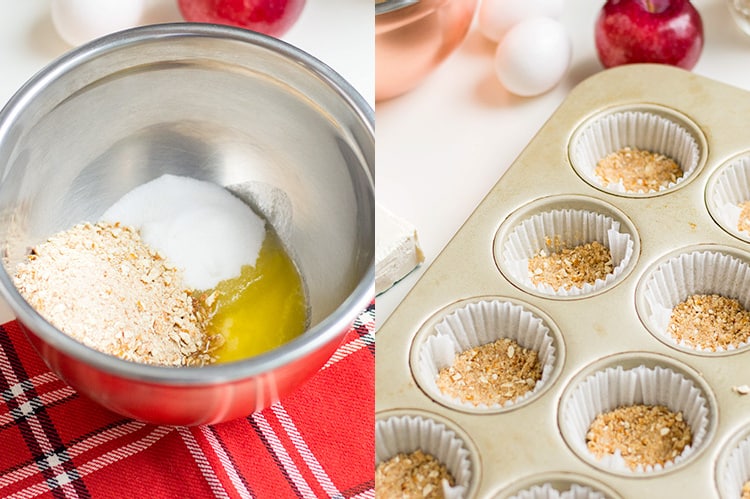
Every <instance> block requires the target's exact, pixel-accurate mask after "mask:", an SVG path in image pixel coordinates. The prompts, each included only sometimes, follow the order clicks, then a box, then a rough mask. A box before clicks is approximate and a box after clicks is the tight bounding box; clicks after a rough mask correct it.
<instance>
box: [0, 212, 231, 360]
mask: <svg viewBox="0 0 750 499" xmlns="http://www.w3.org/2000/svg"><path fill="white" fill-rule="evenodd" d="M14 280H15V283H16V286H17V287H18V290H19V292H20V293H21V294H22V295H23V296H24V297H25V298H26V300H27V301H28V302H29V304H30V305H31V306H32V307H34V309H36V310H37V311H38V312H39V313H40V314H41V315H42V316H43V317H44V318H45V319H47V320H48V321H49V322H50V323H51V324H53V325H54V326H56V327H57V328H58V329H60V330H61V331H63V332H64V333H66V334H68V335H70V336H71V337H73V338H75V339H76V340H78V341H80V342H82V343H83V344H85V345H87V346H89V347H91V348H94V349H96V350H99V351H102V352H105V353H108V354H111V355H115V356H118V357H120V358H123V359H125V360H130V361H135V362H142V363H147V364H157V365H167V366H186V365H203V364H207V363H209V362H211V361H212V358H211V355H210V351H211V350H212V348H214V347H215V346H216V344H215V343H216V342H217V341H218V338H208V337H207V336H206V335H205V333H204V326H205V321H206V320H207V313H208V311H207V310H206V306H205V304H204V303H202V301H201V300H200V299H199V298H197V297H195V296H193V294H192V293H191V291H190V290H188V289H186V288H185V287H184V286H183V285H182V284H181V282H182V276H181V273H180V272H179V271H178V270H177V269H175V268H173V267H172V266H170V265H169V263H168V262H167V261H165V260H164V258H162V257H161V256H160V255H159V254H158V253H156V252H155V251H153V250H151V249H150V248H149V247H148V246H146V245H145V244H144V243H143V242H142V240H141V238H140V235H139V234H138V232H136V231H135V230H133V229H131V228H129V227H125V226H121V225H120V224H117V223H114V224H111V223H97V224H91V223H83V224H79V225H76V226H74V227H72V228H71V229H69V230H66V231H63V232H60V233H58V234H56V235H54V236H52V237H50V238H49V239H48V240H47V241H46V242H44V243H42V244H39V245H38V246H36V247H35V248H34V249H33V250H32V252H31V254H30V255H29V256H28V259H27V261H25V262H23V263H21V264H19V265H18V267H17V269H16V273H15V276H14Z"/></svg>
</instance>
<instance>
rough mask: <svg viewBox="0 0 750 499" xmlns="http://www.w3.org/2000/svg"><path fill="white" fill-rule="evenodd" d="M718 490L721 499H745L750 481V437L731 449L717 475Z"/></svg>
mask: <svg viewBox="0 0 750 499" xmlns="http://www.w3.org/2000/svg"><path fill="white" fill-rule="evenodd" d="M717 479H718V482H719V488H720V491H721V493H722V496H721V497H722V498H723V499H729V498H734V499H737V498H740V497H743V498H744V497H745V496H744V495H743V494H744V493H745V491H746V490H747V488H748V487H747V483H748V481H750V436H748V437H746V438H744V439H743V440H742V441H740V443H739V444H737V446H736V447H735V448H734V449H732V451H731V453H730V454H729V456H728V457H727V459H726V461H725V462H724V463H723V466H722V467H721V469H719V474H718V477H717Z"/></svg>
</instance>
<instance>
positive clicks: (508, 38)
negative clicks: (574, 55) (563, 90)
mask: <svg viewBox="0 0 750 499" xmlns="http://www.w3.org/2000/svg"><path fill="white" fill-rule="evenodd" d="M571 52H572V47H571V41H570V36H569V35H568V32H567V31H566V30H565V26H563V25H562V23H560V22H559V21H555V20H554V19H550V18H547V17H535V18H531V19H527V20H525V21H521V22H520V23H518V24H516V25H515V26H514V27H513V28H511V30H510V31H508V33H507V34H506V35H505V37H504V38H503V40H502V41H501V42H500V44H499V45H498V46H497V52H496V53H495V72H496V73H497V77H498V79H499V80H500V83H502V84H503V86H504V87H505V88H506V89H507V90H508V91H509V92H511V93H514V94H516V95H521V96H524V97H530V96H533V95H539V94H542V93H544V92H547V91H548V90H551V89H552V88H553V87H554V86H555V85H557V84H558V83H559V82H560V80H561V79H562V78H563V76H565V73H566V72H567V70H568V66H570V58H571Z"/></svg>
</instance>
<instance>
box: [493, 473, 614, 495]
mask: <svg viewBox="0 0 750 499" xmlns="http://www.w3.org/2000/svg"><path fill="white" fill-rule="evenodd" d="M493 499H620V495H618V494H617V493H616V492H614V491H613V490H612V489H610V488H609V487H607V486H606V485H604V484H601V483H598V482H596V481H594V480H592V479H591V478H589V477H586V476H583V475H578V474H575V473H569V472H552V473H543V474H539V475H534V476H530V477H526V478H523V479H521V480H519V481H518V482H516V483H514V484H512V485H510V486H509V487H507V488H506V489H504V490H503V491H502V492H500V493H498V494H496V495H495V496H493Z"/></svg>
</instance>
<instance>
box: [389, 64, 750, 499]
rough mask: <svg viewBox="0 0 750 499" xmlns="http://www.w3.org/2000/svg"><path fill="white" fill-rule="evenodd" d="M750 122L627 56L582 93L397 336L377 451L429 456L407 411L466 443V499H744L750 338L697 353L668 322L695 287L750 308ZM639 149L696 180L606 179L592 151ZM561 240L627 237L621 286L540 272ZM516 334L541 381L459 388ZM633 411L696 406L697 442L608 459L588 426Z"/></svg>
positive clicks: (620, 249)
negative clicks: (456, 368)
mask: <svg viewBox="0 0 750 499" xmlns="http://www.w3.org/2000/svg"><path fill="white" fill-rule="evenodd" d="M747 116H750V94H748V93H747V92H744V91H742V90H739V89H736V88H734V87H729V86H726V85H724V84H721V83H718V82H715V81H712V80H709V79H706V78H703V77H700V76H698V75H695V74H692V73H689V72H686V71H683V70H680V69H676V68H671V67H667V66H654V65H632V66H623V67H620V68H615V69H611V70H607V71H603V72H601V73H599V74H597V75H595V76H593V77H592V78H590V79H588V80H587V81H585V82H583V83H581V84H580V85H579V86H578V87H576V88H575V89H574V90H573V91H572V92H571V93H570V95H569V97H568V98H567V99H566V100H565V102H563V104H562V105H561V106H560V108H559V109H558V110H557V111H556V112H555V113H554V114H553V115H552V117H551V118H550V119H549V121H548V122H547V123H546V124H545V125H544V126H543V127H542V129H541V130H540V131H539V133H538V134H537V135H536V136H535V137H534V139H533V140H532V142H531V143H530V144H529V145H528V146H527V148H526V149H525V150H524V151H523V152H522V153H521V154H520V155H519V157H518V158H517V159H516V161H515V162H514V163H513V165H512V166H511V167H510V168H509V169H508V171H507V173H506V174H505V175H503V176H502V178H501V179H500V180H499V181H498V183H497V184H496V185H495V186H494V187H493V188H492V190H491V191H490V192H489V194H488V195H487V196H486V197H485V199H484V200H483V201H482V202H481V204H480V205H479V206H478V208H477V209H476V211H475V212H474V213H473V214H472V215H471V217H470V218H469V219H468V220H467V221H466V223H465V224H464V225H463V227H462V228H461V229H460V230H459V231H458V233H457V234H456V235H455V237H454V238H453V239H452V240H451V241H450V243H449V244H448V245H447V246H446V248H445V249H444V250H443V252H442V253H441V254H440V255H439V256H438V257H437V258H436V259H435V261H434V263H433V264H432V265H431V266H430V268H428V269H427V270H426V271H425V273H424V275H423V276H422V277H421V279H420V280H419V282H418V283H417V284H416V285H415V286H414V288H413V289H412V291H411V292H410V293H409V294H408V295H407V297H406V298H405V299H404V301H403V302H402V303H401V304H400V305H399V306H398V308H397V309H396V310H395V311H394V312H393V314H392V315H391V317H390V318H389V319H388V320H387V321H386V322H385V323H384V324H382V325H381V326H380V327H379V330H378V332H377V356H376V372H377V380H376V427H377V440H378V446H377V452H376V460H377V461H378V462H379V461H381V460H384V459H387V458H388V457H390V455H389V454H390V453H392V451H393V449H389V448H387V446H383V445H381V444H382V442H383V441H394V442H401V443H402V446H403V447H404V448H403V449H402V451H408V450H415V449H412V448H409V449H407V448H406V447H410V445H409V444H408V443H407V442H409V441H410V439H411V438H412V437H411V436H409V435H408V431H417V432H418V430H397V429H394V428H396V427H398V425H396V424H394V422H395V421H400V420H403V419H405V418H406V419H408V418H417V419H418V420H419V421H431V422H433V423H434V424H432V426H431V427H432V428H433V429H434V427H438V428H442V429H444V430H445V431H446V432H447V433H448V434H449V436H450V437H451V438H454V437H455V438H459V439H461V440H462V441H463V445H462V446H458V447H460V448H461V449H462V450H461V452H462V456H464V458H463V459H462V461H461V462H462V463H463V465H462V468H461V469H460V470H459V472H460V474H461V477H462V481H463V482H462V484H461V487H459V488H458V489H457V490H458V491H459V493H457V494H456V496H457V497H458V496H460V497H471V498H474V497H477V498H497V499H501V498H511V497H516V498H542V497H575V498H585V497H588V498H605V497H606V498H630V497H633V498H636V497H637V498H640V497H700V498H722V499H723V498H729V497H734V498H737V497H739V489H740V488H741V486H742V483H743V481H744V480H747V479H750V394H746V393H748V392H750V387H748V386H746V385H750V347H748V345H745V344H741V345H738V346H737V347H734V348H728V349H719V350H716V351H711V350H707V349H699V348H698V349H696V348H692V347H690V346H687V345H684V344H678V343H677V342H675V341H674V340H673V339H671V337H668V336H667V335H666V334H664V331H663V328H664V320H665V319H664V314H665V313H666V312H668V311H669V310H671V307H672V306H673V305H674V304H675V303H676V302H677V301H681V300H683V299H685V298H686V297H687V296H688V295H689V294H692V293H697V292H704V293H711V292H715V293H718V294H726V295H731V296H732V297H733V298H737V299H739V300H740V302H741V303H743V305H744V306H745V307H746V308H750V235H749V234H745V233H742V232H739V231H737V230H736V219H737V216H738V212H737V210H736V209H734V208H733V204H736V203H737V202H738V201H741V200H746V199H750V136H748V135H747V134H746V133H745V130H746V128H747V127H746V119H747V118H746V117H747ZM626 145H627V146H631V147H641V148H646V149H650V150H656V151H658V152H662V153H665V154H667V155H670V156H671V157H675V158H679V162H680V164H681V166H683V167H684V169H685V170H686V171H685V175H684V176H683V177H682V178H681V179H679V180H678V181H676V182H674V183H672V184H670V185H669V186H666V187H665V188H663V189H661V190H658V191H654V192H637V193H636V192H626V191H624V190H623V189H622V186H612V185H609V186H604V185H601V184H599V183H598V182H597V179H596V178H595V176H594V175H593V174H592V168H593V167H592V166H591V159H592V157H596V156H599V155H601V154H602V153H603V152H604V153H606V152H612V151H613V150H615V149H616V148H619V147H622V146H626ZM519 231H520V232H519ZM561 231H562V232H564V233H565V234H567V236H566V237H569V238H576V237H577V238H581V240H582V241H592V240H598V241H600V242H602V244H605V245H607V246H608V247H610V249H611V252H612V255H613V260H614V263H615V266H616V268H615V272H613V274H612V275H611V276H610V278H608V279H606V280H600V281H599V282H597V283H596V284H594V285H591V286H587V287H584V288H582V289H580V290H574V291H573V292H557V291H555V290H552V289H551V288H550V289H545V288H544V287H539V286H534V285H532V284H531V283H530V282H528V279H526V278H525V277H524V275H523V271H522V265H519V263H518V261H519V260H520V261H523V258H524V257H525V256H526V257H528V253H529V252H533V251H536V250H538V249H539V248H540V245H544V241H545V239H546V238H547V237H548V236H550V235H551V234H554V235H557V234H559V233H560V232H561ZM519 234H520V235H519ZM534 241H536V242H534ZM548 241H549V239H547V242H548ZM524 255H525V256H524ZM519 269H521V271H519ZM675 300H677V301H675ZM483 328H484V329H485V330H483ZM498 328H501V329H503V330H506V331H507V330H512V331H514V332H513V333H512V334H513V335H515V336H514V338H515V339H516V340H517V341H518V342H519V343H521V344H522V345H523V346H527V347H532V348H534V349H537V350H538V351H540V352H541V353H540V356H541V357H542V358H543V363H544V365H545V370H544V374H543V378H542V381H541V382H540V383H538V384H537V386H536V387H535V389H534V390H533V392H532V393H530V394H528V395H527V396H526V397H523V398H522V399H521V400H518V401H515V402H513V403H509V404H505V405H502V406H500V405H498V406H493V407H486V406H483V407H482V406H480V407H475V406H472V405H466V404H461V403H460V402H458V401H457V400H450V399H447V398H446V397H444V396H442V394H441V393H439V392H438V391H437V389H436V387H435V384H434V381H433V377H434V372H435V369H436V368H435V366H436V365H438V364H441V363H442V364H443V365H444V364H445V363H446V362H448V360H446V359H448V358H449V357H450V356H451V355H452V352H453V351H455V350H461V349H464V348H465V347H466V345H472V346H473V345H475V344H479V343H482V342H485V341H486V340H487V339H488V338H492V337H493V331H490V330H492V329H495V330H496V329H498ZM494 335H495V336H496V335H497V333H496V332H494ZM506 336H507V335H506ZM633 386H641V387H643V389H640V388H638V389H634V388H632V387H633ZM627 403H664V404H667V405H669V406H670V407H671V408H672V409H673V410H675V409H676V408H679V410H681V411H682V412H683V414H684V417H685V418H686V420H687V421H688V423H689V424H690V426H691V429H692V431H693V436H694V439H693V445H692V446H691V447H690V448H689V449H687V450H686V451H685V452H683V454H682V456H680V458H678V459H675V461H674V462H672V463H668V464H667V465H665V466H663V467H662V466H656V467H653V468H650V467H649V468H648V469H642V468H639V469H637V470H630V469H628V468H627V467H624V466H623V465H622V463H618V462H617V459H614V460H613V459H609V460H608V459H603V460H601V461H597V460H596V459H595V458H594V457H593V455H592V454H590V453H589V452H588V451H587V449H586V444H585V441H584V438H585V425H586V424H587V423H586V419H587V418H592V417H593V416H592V414H595V413H596V412H597V411H601V410H606V409H608V408H613V407H614V406H616V405H618V404H627ZM399 418H400V419H399ZM581 421H583V423H582V422H581ZM582 425H583V426H582ZM412 427H413V425H412ZM582 428H583V429H582ZM399 431H406V432H407V433H401V434H399V433H398V432H399ZM389 432H390V433H389ZM394 432H396V433H395V434H394ZM435 438H438V437H435ZM446 438H447V437H446ZM438 440H439V438H438ZM438 448H440V446H438ZM440 452H443V450H441V451H440ZM446 452H448V454H447V455H444V456H443V458H444V459H446V460H453V461H455V456H452V455H451V453H450V451H446ZM454 492H455V491H454Z"/></svg>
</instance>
